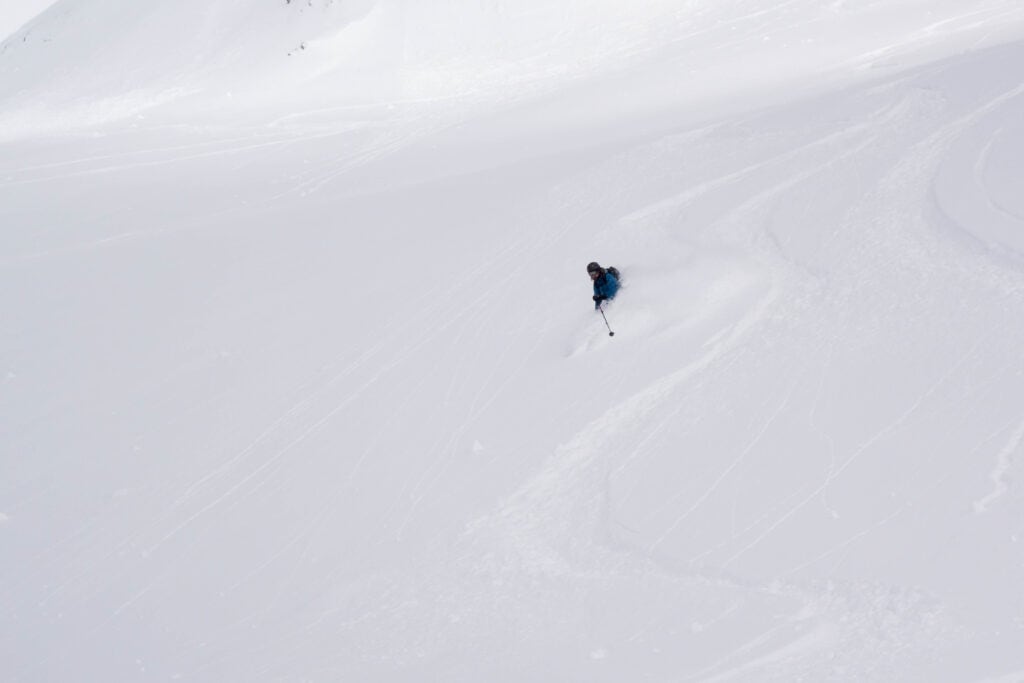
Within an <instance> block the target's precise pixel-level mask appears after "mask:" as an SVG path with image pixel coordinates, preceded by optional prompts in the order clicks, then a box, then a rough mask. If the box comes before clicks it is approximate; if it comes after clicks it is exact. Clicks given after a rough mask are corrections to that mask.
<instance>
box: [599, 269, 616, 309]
mask: <svg viewBox="0 0 1024 683" xmlns="http://www.w3.org/2000/svg"><path fill="white" fill-rule="evenodd" d="M618 293H619V281H618V280H616V279H615V276H614V275H612V274H611V273H609V272H608V271H605V272H603V273H601V274H600V275H598V276H597V279H596V280H594V296H599V297H603V299H614V298H615V295H616V294H618ZM603 299H602V300H603ZM600 305H601V301H595V302H594V308H595V309H596V308H598V307H599V306H600Z"/></svg>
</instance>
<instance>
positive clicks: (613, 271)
mask: <svg viewBox="0 0 1024 683" xmlns="http://www.w3.org/2000/svg"><path fill="white" fill-rule="evenodd" d="M605 270H606V271H608V272H609V273H611V274H612V275H613V276H614V277H615V279H616V280H618V281H619V284H620V285H621V284H622V275H620V274H619V269H618V268H616V267H615V266H608V267H607V268H605Z"/></svg>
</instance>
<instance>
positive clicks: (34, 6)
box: [0, 0, 57, 40]
mask: <svg viewBox="0 0 1024 683" xmlns="http://www.w3.org/2000/svg"><path fill="white" fill-rule="evenodd" d="M56 1H57V0H18V1H17V2H15V1H14V0H11V1H10V2H7V3H5V4H4V6H3V7H2V8H0V40H3V39H5V38H7V37H9V36H10V35H11V34H12V33H14V32H15V31H17V30H18V29H20V28H22V27H23V26H24V25H25V24H27V23H28V22H29V21H30V20H31V19H33V18H35V17H36V16H38V15H39V14H41V13H42V12H43V10H45V9H46V8H47V7H49V6H50V5H52V4H54V3H55V2H56Z"/></svg>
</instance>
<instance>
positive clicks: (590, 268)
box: [587, 261, 601, 273]
mask: <svg viewBox="0 0 1024 683" xmlns="http://www.w3.org/2000/svg"><path fill="white" fill-rule="evenodd" d="M587 272H588V273H600V272H601V264H600V263H598V262H597V261H591V262H590V263H588V264H587Z"/></svg>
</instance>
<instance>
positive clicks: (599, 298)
mask: <svg viewBox="0 0 1024 683" xmlns="http://www.w3.org/2000/svg"><path fill="white" fill-rule="evenodd" d="M592 298H593V299H594V301H598V302H600V301H604V297H603V296H598V295H597V294H595V295H594V296H593V297H592Z"/></svg>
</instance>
